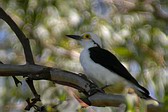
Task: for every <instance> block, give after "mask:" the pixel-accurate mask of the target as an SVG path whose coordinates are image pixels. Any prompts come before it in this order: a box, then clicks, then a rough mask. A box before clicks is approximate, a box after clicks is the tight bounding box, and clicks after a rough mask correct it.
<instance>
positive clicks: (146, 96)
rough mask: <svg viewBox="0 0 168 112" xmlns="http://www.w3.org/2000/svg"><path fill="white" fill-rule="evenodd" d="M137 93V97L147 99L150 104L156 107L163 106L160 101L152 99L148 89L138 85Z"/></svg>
mask: <svg viewBox="0 0 168 112" xmlns="http://www.w3.org/2000/svg"><path fill="white" fill-rule="evenodd" d="M135 92H136V93H137V95H138V96H139V97H140V98H142V99H145V100H146V101H147V102H148V103H149V104H154V105H159V104H161V102H159V101H158V100H156V99H154V98H152V97H151V96H150V93H149V91H148V90H147V89H146V88H144V87H142V86H141V85H138V89H136V90H135Z"/></svg>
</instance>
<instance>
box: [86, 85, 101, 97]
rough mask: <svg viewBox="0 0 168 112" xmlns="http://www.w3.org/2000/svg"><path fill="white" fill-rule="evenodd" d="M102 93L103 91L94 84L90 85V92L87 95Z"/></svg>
mask: <svg viewBox="0 0 168 112" xmlns="http://www.w3.org/2000/svg"><path fill="white" fill-rule="evenodd" d="M98 92H100V93H104V90H102V89H101V88H99V87H97V86H96V85H95V84H91V85H90V90H89V91H88V93H89V95H90V96H92V95H94V94H95V93H98Z"/></svg>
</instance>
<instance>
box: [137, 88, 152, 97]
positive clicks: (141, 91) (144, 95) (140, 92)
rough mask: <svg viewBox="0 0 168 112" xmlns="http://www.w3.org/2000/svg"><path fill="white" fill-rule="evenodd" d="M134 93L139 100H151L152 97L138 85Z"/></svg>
mask: <svg viewBox="0 0 168 112" xmlns="http://www.w3.org/2000/svg"><path fill="white" fill-rule="evenodd" d="M136 93H137V94H138V96H139V97H140V98H143V99H151V98H152V97H151V96H150V95H149V94H150V93H149V91H148V90H147V89H146V88H144V87H142V86H141V85H138V88H137V89H136Z"/></svg>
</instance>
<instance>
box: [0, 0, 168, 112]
mask: <svg viewBox="0 0 168 112" xmlns="http://www.w3.org/2000/svg"><path fill="white" fill-rule="evenodd" d="M153 2H155V4H159V1H154V0H139V1H138V0H1V2H0V6H1V7H2V8H3V9H4V10H5V11H6V12H7V13H8V14H9V15H10V16H11V17H12V18H13V20H14V21H15V22H16V23H17V25H18V26H19V27H20V28H21V30H22V31H23V32H24V33H25V34H26V36H27V38H29V39H30V42H31V48H32V50H33V55H34V58H35V62H36V63H37V64H41V65H46V66H51V67H57V68H61V69H65V70H69V71H75V72H82V68H81V66H80V64H79V59H78V58H79V53H80V51H81V47H80V46H79V45H78V43H77V42H76V41H74V40H72V39H67V38H66V37H65V35H66V34H81V33H84V32H88V31H91V32H94V33H96V34H97V35H99V36H100V37H101V38H102V40H103V42H104V47H105V48H106V49H108V50H110V51H111V52H113V53H114V54H115V55H116V56H117V57H118V58H119V59H120V60H121V61H122V62H123V64H124V65H125V66H126V67H127V68H128V69H129V71H130V72H131V74H132V75H133V76H134V77H136V79H137V80H138V81H139V82H140V83H141V84H142V85H144V86H145V87H146V88H148V90H149V91H150V93H151V95H152V96H153V97H154V98H157V99H158V100H159V101H161V102H165V104H167V107H166V108H168V89H167V87H168V86H167V85H168V81H167V80H168V74H167V72H168V67H167V63H168V36H167V34H168V22H167V20H166V19H165V18H164V17H163V18H162V17H161V16H159V14H158V13H159V12H158V11H157V10H156V9H155V7H154V5H153ZM160 4H161V6H162V8H163V10H164V11H165V12H166V11H167V12H166V13H167V14H168V8H167V6H168V1H167V0H161V1H160ZM166 13H165V14H166ZM163 16H164V15H163ZM0 46H1V47H0V54H1V55H0V61H2V62H3V63H8V64H24V63H25V59H24V54H23V48H22V46H21V44H20V42H19V41H18V39H17V37H16V36H15V34H14V33H13V31H12V30H11V29H10V28H9V26H8V25H7V24H6V23H5V22H4V21H2V20H0ZM19 78H20V80H23V78H22V77H19ZM35 85H36V88H37V90H38V93H39V94H40V95H41V97H42V103H43V105H48V106H47V110H48V111H52V109H53V108H52V107H55V109H56V110H58V111H63V112H73V111H76V110H77V111H79V112H81V111H83V112H85V111H86V112H87V111H92V110H96V111H97V112H99V111H102V110H101V109H100V108H94V107H93V108H90V107H89V108H87V109H81V107H80V105H79V103H78V102H77V101H76V100H75V98H74V97H73V92H74V91H75V90H74V89H72V88H69V87H65V86H60V85H55V84H52V83H51V82H48V81H36V82H35ZM9 88H10V89H9ZM72 91H73V92H72ZM27 97H32V94H31V93H30V90H29V88H28V86H27V85H26V83H25V82H23V85H22V86H19V87H18V88H16V87H15V85H14V82H13V80H12V78H10V77H9V78H0V99H1V100H0V108H1V109H4V111H11V112H13V111H23V109H24V106H25V105H26V104H25V99H26V98H27ZM52 105H54V106H52ZM103 109H105V110H104V111H107V112H109V111H110V109H107V108H103ZM32 111H33V110H32Z"/></svg>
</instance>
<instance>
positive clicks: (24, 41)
mask: <svg viewBox="0 0 168 112" xmlns="http://www.w3.org/2000/svg"><path fill="white" fill-rule="evenodd" d="M0 18H1V19H3V20H4V21H5V22H6V23H7V24H8V25H9V26H10V27H11V29H12V30H13V31H14V32H15V34H16V36H17V37H18V39H19V41H20V42H21V44H22V46H23V49H24V54H25V58H26V62H27V63H30V64H34V59H33V55H32V51H31V48H30V43H29V40H28V39H27V38H26V36H25V35H24V33H23V32H22V31H21V30H20V29H19V27H18V26H17V25H16V23H15V22H14V21H13V20H12V19H11V18H10V16H8V15H7V14H6V12H5V11H4V10H3V9H2V8H1V7H0Z"/></svg>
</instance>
